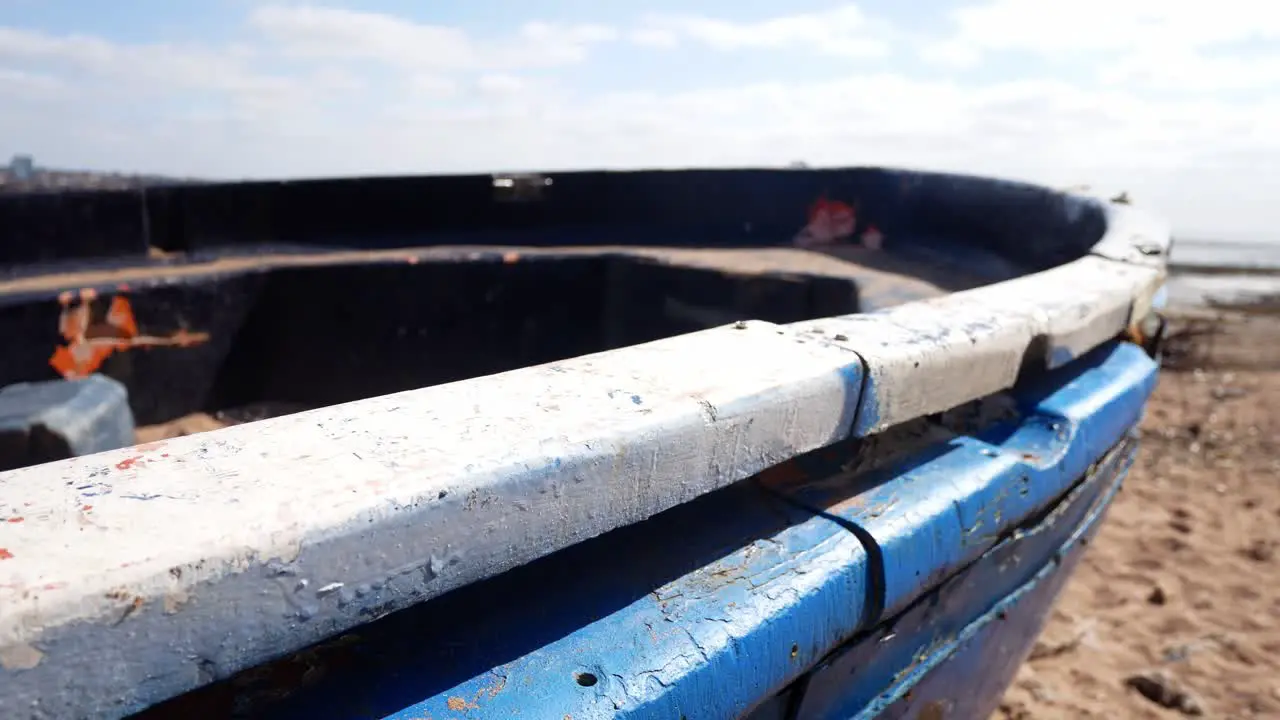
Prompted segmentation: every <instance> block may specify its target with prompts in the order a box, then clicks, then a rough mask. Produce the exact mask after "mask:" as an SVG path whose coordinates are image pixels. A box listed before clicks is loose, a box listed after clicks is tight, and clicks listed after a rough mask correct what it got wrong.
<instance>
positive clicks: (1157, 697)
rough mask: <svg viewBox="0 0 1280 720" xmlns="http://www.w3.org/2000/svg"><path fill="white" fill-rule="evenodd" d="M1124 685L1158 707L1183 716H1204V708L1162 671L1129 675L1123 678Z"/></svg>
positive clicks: (1179, 684)
mask: <svg viewBox="0 0 1280 720" xmlns="http://www.w3.org/2000/svg"><path fill="white" fill-rule="evenodd" d="M1124 684H1125V685H1127V686H1129V687H1131V688H1133V689H1134V690H1137V691H1138V693H1139V694H1141V695H1142V697H1144V698H1146V699H1148V700H1150V701H1151V702H1153V703H1155V704H1157V705H1159V706H1160V707H1163V708H1168V709H1170V710H1177V711H1178V712H1180V713H1182V714H1183V715H1197V716H1198V715H1204V706H1203V705H1202V704H1201V703H1200V701H1199V700H1198V699H1196V697H1195V696H1194V695H1192V694H1191V692H1190V691H1189V690H1187V689H1186V688H1185V687H1183V686H1182V684H1181V683H1179V682H1178V681H1177V680H1175V679H1174V677H1173V676H1172V675H1170V674H1169V673H1167V672H1164V671H1162V670H1156V671H1153V672H1149V673H1140V674H1138V675H1130V676H1129V677H1127V678H1125V681H1124Z"/></svg>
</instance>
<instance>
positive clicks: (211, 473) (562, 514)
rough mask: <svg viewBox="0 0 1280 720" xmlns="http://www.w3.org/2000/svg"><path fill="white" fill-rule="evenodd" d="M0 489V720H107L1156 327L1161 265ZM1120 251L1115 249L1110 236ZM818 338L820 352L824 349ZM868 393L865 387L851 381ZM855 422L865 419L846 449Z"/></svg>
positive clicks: (518, 382)
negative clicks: (1151, 324)
mask: <svg viewBox="0 0 1280 720" xmlns="http://www.w3.org/2000/svg"><path fill="white" fill-rule="evenodd" d="M1129 212H1130V211H1129V210H1128V209H1124V211H1123V212H1122V211H1120V210H1119V209H1113V210H1108V213H1109V215H1110V220H1111V222H1112V226H1111V227H1112V230H1113V232H1109V233H1108V235H1107V237H1105V238H1104V239H1103V241H1102V242H1101V243H1099V246H1098V247H1099V250H1098V253H1097V254H1096V255H1095V256H1091V257H1086V258H1083V259H1081V260H1078V261H1076V262H1073V263H1069V264H1067V265H1064V266H1062V267H1059V268H1055V269H1052V270H1049V271H1047V272H1044V273H1039V274H1037V275H1032V276H1028V277H1024V278H1019V279H1017V280H1013V281H1010V282H1006V283H1001V284H998V285H993V286H989V287H986V288H980V289H977V290H972V291H968V292H964V293H957V294H954V295H950V296H946V297H942V298H936V299H931V300H927V301H922V302H918V303H911V304H908V305H903V306H900V307H897V308H893V309H890V310H887V311H884V312H880V313H874V314H870V315H864V316H850V317H841V318H830V319H826V320H821V321H814V322H808V323H800V324H797V325H796V326H795V327H792V328H779V327H776V326H773V325H770V324H768V323H758V322H752V323H746V324H744V325H743V326H742V327H741V328H739V327H737V326H736V325H735V326H732V327H726V328H718V329H715V330H709V331H705V332H700V333H694V334H691V335H686V336H681V337H677V338H671V339H668V340H662V341H659V342H655V343H650V344H647V345H641V346H637V347H633V348H626V349H622V350H616V351H612V352H608V353H601V354H598V355H593V356H586V357H581V358H577V359H574V360H570V361H566V362H562V363H557V364H552V365H547V366H542V367H537V368H527V369H522V370H517V371H513V372H509V373H504V374H501V375H496V376H491V377H487V378H478V379H475V380H468V381H465V382H459V383H453V384H450V385H444V386H438V387H433V388H426V389H422V390H415V391H410V392H405V393H398V394H395V395H389V396H384V397H380V398H373V399H368V400H362V401H358V402H354V403H349V404H346V405H339V406H334V407H329V408H324V409H320V410H315V411H311V412H306V413H300V414H297V415H292V416H287V417H281V418H276V419H273V420H267V421H263V422H259V423H254V424H250V425H243V426H239V427H233V428H228V429H224V430H219V431H215V432H211V433H206V434H202V435H197V436H192V437H187V438H181V439H177V440H170V441H166V442H163V443H156V444H154V445H152V446H144V447H139V448H133V449H129V450H124V451H115V452H110V453H103V454H100V455H94V456H89V457H84V458H78V459H74V460H69V461H65V462H60V463H53V464H49V465H44V466H39V467H34V468H27V469H24V470H19V471H14V472H10V473H4V474H0V498H3V501H4V509H3V511H4V512H7V513H9V514H10V517H0V520H16V519H17V517H18V516H19V515H21V521H14V522H0V549H2V550H3V552H0V557H3V558H4V559H3V560H0V717H3V718H25V717H48V718H53V717H115V716H120V715H123V714H126V713H127V712H129V711H132V710H136V709H138V708H140V707H142V706H145V705H147V704H150V703H153V702H155V701H158V700H161V699H164V698H167V697H170V696H172V695H175V694H177V693H180V692H182V691H184V690H187V689H189V688H192V687H195V686H197V685H200V684H204V683H207V682H209V681H210V680H212V679H214V678H216V677H222V676H226V675H227V674H230V673H232V672H234V671H237V670H240V669H243V668H245V667H248V666H250V665H253V664H255V663H258V662H261V661H263V660H265V659H267V658H269V657H271V656H275V655H279V654H281V653H285V652H289V651H291V650H294V649H297V648H299V647H301V646H304V645H306V644H308V643H311V642H314V641H316V640H319V639H321V638H323V637H327V636H330V635H332V634H334V633H337V632H340V631H342V630H344V629H346V628H349V627H352V626H355V625H358V624H361V623H363V622H367V621H369V620H370V619H372V618H374V617H377V616H379V615H381V614H384V613H387V612H390V611H393V610H395V609H398V608H401V607H405V606H407V605H410V604H413V603H416V602H420V601H422V600H424V599H426V598H429V597H433V596H435V595H438V594H440V593H442V592H445V591H447V590H449V589H453V588H456V587H459V586H461V585H465V584H467V583H470V582H474V581H476V580H478V579H481V578H483V577H487V576H491V575H494V574H497V573H500V572H503V571H504V570H506V569H508V568H511V567H514V566H516V565H519V564H522V563H526V562H529V561H531V560H533V559H535V558H537V557H540V556H543V555H546V554H547V553H550V552H553V551H555V550H558V549H560V548H563V547H565V546H567V545H570V544H573V543H576V542H579V541H581V540H584V539H586V538H589V537H592V536H594V535H597V534H599V533H602V532H605V531H607V530H610V529H613V528H616V527H619V526H622V525H626V524H629V523H634V522H636V521H639V520H641V519H643V518H645V517H648V516H651V515H653V514H654V513H657V512H659V511H661V510H664V509H666V508H669V507H671V506H673V505H676V504H678V503H682V502H686V501H688V500H690V499H692V498H694V497H695V496H698V495H700V494H703V493H706V492H709V491H711V490H713V489H715V488H718V487H721V486H724V485H726V484H728V483H731V482H734V481H736V480H739V479H742V478H744V477H746V476H748V475H751V474H753V473H755V472H757V471H759V470H761V469H763V468H765V467H768V466H770V465H773V464H776V463H778V462H780V461H782V460H784V459H787V458H790V457H792V456H794V455H796V454H798V453H800V452H804V451H806V450H810V449H813V448H817V447H820V446H823V445H827V444H830V443H831V442H833V441H835V440H838V439H840V438H842V437H845V436H846V435H847V434H848V433H849V432H850V431H851V430H852V431H856V432H858V433H863V434H865V433H871V432H876V431H878V430H880V429H883V428H885V427H888V426H890V425H893V424H896V423H899V422H902V421H905V420H909V419H911V418H914V417H918V416H919V415H922V414H925V413H931V412H937V411H941V410H945V409H948V408H950V407H953V406H955V405H958V404H960V403H963V402H965V401H967V400H971V399H974V398H977V397H981V396H983V395H986V394H989V393H991V392H995V391H998V390H1001V389H1004V388H1007V387H1009V386H1010V385H1012V384H1013V383H1014V381H1015V379H1016V377H1017V375H1018V371H1019V368H1020V367H1021V366H1022V363H1023V361H1024V356H1027V355H1028V353H1029V352H1035V353H1037V354H1039V353H1041V352H1043V356H1040V357H1037V358H1034V359H1033V360H1032V361H1033V362H1044V363H1046V364H1048V365H1050V366H1053V365H1058V364H1061V363H1063V362H1066V361H1067V360H1069V359H1070V358H1073V357H1078V356H1079V355H1080V354H1082V353H1084V352H1086V351H1088V350H1089V349H1091V348H1093V347H1096V346H1097V345H1098V344H1100V343H1102V342H1105V341H1106V340H1108V339H1110V338H1112V337H1114V336H1116V335H1118V334H1119V333H1121V332H1123V331H1124V329H1125V328H1126V327H1127V326H1129V325H1130V324H1131V323H1132V322H1133V321H1134V320H1135V319H1138V318H1141V317H1143V316H1144V315H1145V313H1146V312H1147V311H1148V310H1149V308H1150V304H1151V298H1152V296H1153V295H1154V293H1155V292H1156V290H1157V289H1158V287H1159V286H1160V283H1161V281H1162V276H1163V264H1162V263H1161V262H1159V261H1158V260H1156V261H1151V258H1152V257H1153V256H1152V255H1151V254H1149V253H1145V252H1139V253H1138V255H1140V256H1141V262H1138V261H1136V260H1131V259H1130V258H1129V257H1128V255H1127V254H1126V252H1125V251H1124V248H1123V247H1122V244H1123V243H1124V242H1127V240H1126V238H1131V237H1150V238H1153V239H1154V240H1156V241H1157V242H1161V241H1164V242H1165V244H1167V233H1166V234H1165V235H1161V234H1160V233H1161V231H1160V230H1159V229H1158V228H1155V227H1153V226H1150V225H1149V224H1144V223H1143V221H1141V219H1140V218H1138V216H1136V215H1130V214H1129ZM1122 234H1123V237H1121V235H1122ZM819 336H820V337H821V341H818V340H819ZM864 365H865V367H866V368H867V370H868V372H869V374H868V376H867V378H866V379H867V382H866V383H865V391H864V392H862V393H861V395H860V389H863V388H864V386H863V383H862V380H863V378H862V375H861V373H862V369H863V367H864ZM855 410H856V412H857V413H858V415H859V424H858V427H857V428H854V427H853V419H854V414H855Z"/></svg>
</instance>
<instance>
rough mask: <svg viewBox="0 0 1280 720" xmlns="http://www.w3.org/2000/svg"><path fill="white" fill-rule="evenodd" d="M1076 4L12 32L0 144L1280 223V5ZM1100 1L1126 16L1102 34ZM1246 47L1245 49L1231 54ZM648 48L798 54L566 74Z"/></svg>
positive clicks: (201, 163) (293, 15) (1, 62)
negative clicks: (480, 24)
mask: <svg viewBox="0 0 1280 720" xmlns="http://www.w3.org/2000/svg"><path fill="white" fill-rule="evenodd" d="M1240 1H1241V0H1221V2H1220V3H1219V5H1217V6H1216V7H1217V8H1219V9H1220V10H1221V8H1222V2H1225V3H1227V4H1230V3H1236V2H1240ZM1084 2H1085V3H1086V6H1087V7H1084V8H1081V7H1080V6H1079V5H1078V4H1077V5H1075V6H1072V8H1071V9H1070V12H1068V11H1067V10H1065V9H1060V8H1057V7H1056V6H1053V5H1052V4H1044V3H1041V2H1037V3H1034V7H1033V4H1032V3H1028V2H1021V1H1020V0H995V1H994V2H991V3H987V4H984V5H981V6H976V7H974V8H970V9H968V10H962V11H958V12H957V14H956V23H955V25H954V27H953V28H951V29H950V30H949V31H948V34H947V35H945V36H934V37H925V36H919V37H915V38H914V42H915V44H914V45H912V46H910V47H905V48H904V47H902V46H901V43H902V42H903V38H904V37H906V31H903V30H901V29H896V28H893V27H891V26H889V25H888V24H887V23H885V22H884V21H883V20H878V19H876V18H872V17H867V16H866V15H865V14H863V13H861V12H859V11H858V10H857V9H856V8H853V7H852V6H842V7H839V8H836V9H833V10H831V11H828V12H825V13H814V14H805V15H797V16H794V17H789V18H773V19H768V20H763V21H752V22H743V21H729V20H723V19H714V18H702V17H691V16H685V17H667V18H649V19H645V20H642V21H639V22H637V23H635V24H633V25H632V26H630V27H626V28H621V29H620V30H615V29H613V28H610V27H605V26H601V25H595V24H591V23H580V24H555V23H542V22H528V23H525V24H524V25H522V26H520V27H519V28H518V29H517V30H516V31H514V32H512V33H510V34H508V35H505V36H499V37H489V36H484V35H479V34H476V33H472V32H467V31H465V30H463V29H460V28H451V27H444V26H436V25H428V24H422V23H415V22H410V21H407V20H404V19H402V18H396V17H392V16H388V15H378V14H373V13H362V12H354V11H347V10H336V9H332V8H317V7H307V6H276V5H266V6H255V7H253V8H252V9H251V10H250V11H249V14H248V15H247V16H246V18H245V23H244V28H243V32H242V33H240V34H239V35H238V36H237V37H236V38H235V39H234V41H233V42H231V43H229V44H226V45H220V46H212V45H210V46H198V45H189V44H172V43H170V44H163V43H161V44H126V43H116V42H111V41H109V40H107V39H105V38H96V37H91V36H86V35H55V34H50V33H41V32H36V31H33V30H26V29H21V28H3V27H0V105H3V106H4V112H2V113H0V138H3V139H4V140H6V141H8V143H10V144H9V145H8V146H6V147H0V156H3V155H4V154H6V153H9V152H31V153H33V154H34V155H35V156H36V158H37V160H38V161H42V162H46V163H49V164H56V165H62V166H88V167H97V168H104V169H121V170H143V171H151V172H166V173H172V174H177V175H184V176H206V177H245V176H258V177H261V176H291V177H297V176H308V175H335V174H355V173H358V174H371V173H415V172H416V173H421V172H462V171H490V170H500V169H544V170H556V169H566V168H598V167H680V166H684V167H688V166H700V165H701V166H706V165H715V166H725V165H755V166H759V165H774V166H782V165H785V164H786V163H788V162H790V161H792V160H796V159H802V160H805V161H807V162H808V163H809V164H811V165H815V166H822V165H848V164H888V165H905V166H911V167H922V168H935V169H944V170H954V171H962V172H973V173H982V174H994V175H1001V176H1010V177H1019V178H1026V179H1031V180H1035V181H1039V182H1045V183H1050V184H1055V185H1060V186H1065V185H1072V184H1079V183H1088V184H1091V185H1093V186H1094V187H1096V188H1099V189H1101V190H1109V189H1110V190H1120V189H1125V190H1129V191H1130V192H1132V193H1133V194H1134V196H1135V197H1136V198H1137V199H1138V201H1140V202H1143V201H1146V202H1148V203H1151V204H1153V205H1155V206H1156V207H1158V208H1159V209H1161V210H1163V211H1165V212H1166V213H1167V214H1169V215H1170V216H1171V217H1172V218H1173V220H1174V221H1175V223H1177V224H1178V225H1179V226H1180V227H1183V228H1188V229H1191V230H1195V231H1225V232H1237V233H1266V232H1273V230H1272V229H1273V228H1275V227H1280V210H1278V209H1277V204H1276V202H1275V198H1276V197H1280V133H1277V132H1276V128H1280V92H1267V91H1262V90H1259V88H1276V82H1277V79H1278V75H1280V73H1278V72H1277V67H1280V63H1277V61H1275V60H1274V58H1275V55H1273V54H1269V52H1270V51H1269V50H1268V44H1267V43H1265V42H1263V43H1256V41H1257V39H1258V38H1266V37H1275V34H1274V33H1275V28H1274V27H1273V26H1272V25H1269V24H1268V23H1269V22H1270V21H1268V20H1260V21H1256V22H1253V23H1245V22H1237V21H1235V20H1230V21H1228V20H1223V19H1214V18H1211V17H1209V13H1207V12H1203V11H1201V10H1199V9H1197V8H1198V6H1197V8H1193V9H1192V10H1190V11H1189V12H1191V13H1193V14H1192V15H1190V16H1182V15H1178V14H1177V12H1176V8H1177V7H1181V6H1168V5H1162V4H1158V3H1154V2H1130V3H1128V4H1124V3H1121V2H1116V5H1119V6H1120V7H1119V9H1117V8H1116V7H1114V6H1112V5H1106V8H1107V12H1105V13H1104V12H1102V11H1101V10H1098V9H1097V8H1094V9H1093V10H1092V11H1091V10H1090V8H1091V7H1093V6H1092V5H1090V3H1093V4H1094V5H1097V6H1098V7H1099V8H1101V7H1102V3H1100V0H1084ZM1170 7H1173V8H1174V10H1170V9H1169V8H1170ZM1188 7H1190V6H1188ZM1032 9H1034V10H1035V13H1032V12H1031V10H1032ZM983 13H986V14H985V15H984V14H983ZM1160 13H1163V14H1162V15H1160ZM1033 14H1034V17H1033ZM1103 16H1106V17H1110V18H1113V19H1114V21H1115V22H1116V23H1118V24H1117V25H1114V26H1108V27H1110V28H1111V29H1108V28H1102V29H1097V26H1098V24H1099V20H1098V18H1099V17H1103ZM1188 17H1191V18H1192V20H1188V19H1187V18H1188ZM1046 18H1047V20H1046ZM1079 18H1085V19H1086V20H1087V22H1086V20H1081V19H1079ZM1153 18H1155V19H1153ZM1160 18H1163V19H1160ZM1193 20H1194V21H1197V22H1199V21H1203V22H1205V23H1209V22H1213V23H1216V25H1213V26H1212V27H1211V28H1210V29H1209V31H1208V36H1209V37H1213V38H1217V40H1215V41H1214V42H1215V43H1217V44H1212V43H1208V41H1205V40H1203V38H1202V39H1200V40H1196V41H1195V42H1189V43H1183V44H1176V43H1173V42H1172V41H1171V40H1169V38H1174V37H1178V36H1179V34H1180V33H1187V34H1190V29H1189V28H1190V27H1191V26H1193V25H1194V24H1195V22H1193ZM984 22H987V23H994V25H984V24H983V23H984ZM1019 23H1021V24H1019ZM1117 27H1119V28H1121V29H1119V30H1117V29H1115V28H1117ZM1144 28H1145V29H1144ZM1095 30H1096V32H1095V34H1093V35H1089V33H1090V32H1094V31H1095ZM1144 32H1145V33H1148V34H1146V35H1143V34H1142V33H1144ZM1268 33H1271V34H1268ZM1153 38H1154V39H1153ZM620 39H627V40H629V42H617V41H618V40H620ZM1157 40H1158V42H1157ZM1250 40H1253V41H1255V46H1253V51H1252V52H1251V53H1250V52H1248V51H1249V49H1250V46H1243V45H1235V46H1231V47H1228V46H1227V45H1228V44H1230V43H1239V42H1245V41H1250ZM886 43H892V45H890V44H886ZM940 44H941V45H940ZM637 45H644V46H648V47H637ZM1271 46H1273V47H1274V46H1275V43H1272V44H1271ZM652 47H659V48H667V49H668V50H669V51H671V52H680V53H686V52H690V53H696V52H708V51H710V52H738V53H742V54H746V53H768V57H770V58H776V59H777V63H776V67H778V68H782V69H781V70H778V71H777V72H775V73H774V77H776V78H778V79H777V80H770V81H764V80H762V81H760V82H756V83H752V84H747V85H725V84H722V83H720V82H718V81H717V79H716V78H715V77H714V76H700V75H699V74H698V73H699V72H700V70H699V68H698V67H697V66H696V65H695V64H692V63H691V64H690V66H689V69H688V71H687V73H685V74H684V75H683V76H682V77H681V78H680V80H681V82H680V86H682V87H686V88H688V87H695V88H697V89H693V90H685V91H680V92H676V91H673V90H671V89H670V88H672V87H674V84H672V83H671V82H670V79H669V78H663V77H657V76H654V77H648V78H644V79H642V80H638V81H633V84H631V85H622V86H618V85H617V83H616V82H615V83H614V84H613V85H611V86H610V89H609V90H608V91H596V92H589V91H586V90H584V89H583V88H580V87H575V86H574V85H573V84H572V83H571V82H570V78H571V76H570V75H567V74H565V71H566V70H572V69H573V66H575V65H577V66H579V67H582V66H584V64H585V63H587V62H595V61H596V60H597V58H596V57H594V54H598V53H604V52H609V53H611V54H612V55H611V57H610V59H609V61H610V62H612V63H625V64H628V65H629V66H630V67H631V68H634V67H643V64H644V63H645V62H646V61H647V60H648V59H649V58H651V57H652V56H651V54H650V53H652V52H653V50H652V49H650V48H652ZM939 47H941V48H943V49H938V48H939ZM931 48H932V50H930V49H931ZM926 51H929V52H932V53H933V55H934V57H935V59H937V57H938V56H942V57H944V58H948V59H949V60H950V61H951V62H952V63H956V62H962V61H967V62H969V63H970V64H969V67H970V68H972V73H973V74H954V73H951V72H932V73H928V72H915V73H908V72H903V71H901V70H899V71H898V72H890V71H889V70H888V69H887V68H890V67H899V68H901V67H904V66H895V65H893V61H894V60H901V59H903V58H902V56H903V55H919V54H920V53H924V52H926ZM815 52H816V53H820V54H823V55H827V56H844V57H850V58H852V59H854V60H856V62H854V63H848V64H840V63H836V64H835V65H834V66H833V67H832V68H831V69H830V70H831V72H830V73H829V74H828V75H827V76H826V77H824V78H823V79H813V78H812V77H810V76H808V75H805V74H803V73H802V72H801V71H799V70H796V71H795V72H794V74H793V75H792V76H790V77H787V76H786V72H787V71H786V68H788V67H797V66H804V67H805V68H807V69H811V67H812V64H811V63H810V64H806V63H794V62H789V61H791V60H794V59H796V58H798V57H799V56H800V55H801V54H803V53H815ZM998 52H1021V53H1030V54H1033V55H1035V56H1037V57H1038V58H1041V59H1043V60H1044V62H1043V63H1042V64H1041V65H1037V66H1036V67H1037V68H1042V69H1037V70H1036V71H1035V72H1031V71H1027V70H1025V69H1024V67H1023V65H1020V64H1018V63H991V62H986V61H987V60H988V59H990V58H991V57H992V53H998ZM877 53H887V54H885V55H883V56H881V57H874V56H876V54H877ZM864 56H865V57H864ZM1063 58H1065V59H1066V61H1065V62H1060V61H1061V60H1062V59H1063ZM872 62H875V63H876V64H875V65H872V64H870V63H872ZM953 66H954V65H953ZM1060 68H1066V69H1065V70H1061V71H1060ZM976 77H981V78H982V79H981V80H975V79H964V78H976ZM699 81H700V82H699Z"/></svg>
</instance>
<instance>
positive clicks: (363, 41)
mask: <svg viewBox="0 0 1280 720" xmlns="http://www.w3.org/2000/svg"><path fill="white" fill-rule="evenodd" d="M250 21H251V24H252V25H253V27H254V28H256V29H257V30H259V31H261V32H262V33H264V34H265V35H266V36H267V37H268V38H269V39H270V40H272V41H274V42H276V43H278V44H279V47H280V48H281V49H282V50H283V51H284V52H285V53H287V54H289V55H292V56H294V57H299V58H310V59H329V60H332V59H362V60H373V61H378V62H382V63H386V64H388V65H392V66H396V67H399V68H403V69H408V70H411V71H415V72H439V71H457V70H474V69H504V68H528V67H535V66H539V67H540V66H555V65H562V64H567V63H574V62H580V61H582V60H583V59H584V58H585V57H586V53H587V51H588V48H590V46H591V45H594V44H597V43H601V42H607V41H609V40H613V39H614V38H615V37H616V32H615V31H614V30H613V29H612V28H609V27H607V26H603V25H594V24H581V25H556V24H551V23H543V22H531V23H527V24H525V25H524V26H523V27H521V28H520V31H519V33H518V35H517V36H516V37H514V38H508V39H506V40H505V41H502V42H480V41H477V40H476V39H474V38H473V37H471V36H470V35H469V34H468V33H466V32H464V31H463V30H460V29H458V28H452V27H444V26H439V25H426V24H422V23H416V22H412V21H408V20H404V19H401V18H397V17H394V16H391V15H384V14H380V13H369V12H358V11H353V10H342V9H335V8H327V7H309V6H299V5H268V6H265V7H261V8H257V9H255V10H254V11H253V12H252V14H251V15H250Z"/></svg>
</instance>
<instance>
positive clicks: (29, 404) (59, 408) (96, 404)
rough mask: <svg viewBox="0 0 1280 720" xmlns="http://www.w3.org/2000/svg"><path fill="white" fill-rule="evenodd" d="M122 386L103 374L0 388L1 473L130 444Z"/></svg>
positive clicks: (129, 416)
mask: <svg viewBox="0 0 1280 720" xmlns="http://www.w3.org/2000/svg"><path fill="white" fill-rule="evenodd" d="M133 433H134V427H133V413H132V411H130V409H129V393H128V391H127V390H125V387H124V385H121V384H120V383H119V382H117V381H115V380H112V379H111V378H109V377H106V376H104V375H90V376H89V377H86V378H81V379H77V380H50V381H47V382H35V383H18V384H16V385H9V386H7V387H5V388H3V389H0V470H12V469H14V468H20V467H25V466H27V465H38V464H40V463H46V462H52V461H54V460H62V459H65V458H69V457H76V456H79V455H90V454H92V453H96V452H102V451H103V450H115V449H118V448H122V447H128V446H130V445H132V444H133V438H134V434H133Z"/></svg>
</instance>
